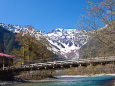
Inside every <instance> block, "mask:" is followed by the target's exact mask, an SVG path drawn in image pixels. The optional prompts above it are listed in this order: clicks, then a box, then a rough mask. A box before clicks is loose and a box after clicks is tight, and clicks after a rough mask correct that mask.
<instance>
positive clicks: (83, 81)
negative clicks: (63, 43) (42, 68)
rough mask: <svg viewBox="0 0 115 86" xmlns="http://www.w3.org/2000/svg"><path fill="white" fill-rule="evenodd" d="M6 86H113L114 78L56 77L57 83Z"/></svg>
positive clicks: (114, 83) (114, 85)
mask: <svg viewBox="0 0 115 86" xmlns="http://www.w3.org/2000/svg"><path fill="white" fill-rule="evenodd" d="M7 86H115V76H95V77H58V80H57V81H53V82H40V83H21V84H13V85H7Z"/></svg>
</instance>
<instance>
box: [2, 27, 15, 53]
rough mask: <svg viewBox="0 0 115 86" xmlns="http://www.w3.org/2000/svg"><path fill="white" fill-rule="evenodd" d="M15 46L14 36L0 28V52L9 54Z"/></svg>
mask: <svg viewBox="0 0 115 86" xmlns="http://www.w3.org/2000/svg"><path fill="white" fill-rule="evenodd" d="M16 45H17V43H16V42H15V34H14V33H12V32H11V31H8V30H6V29H5V28H3V27H0V52H2V53H7V54H10V53H11V51H12V49H13V48H14V47H16Z"/></svg>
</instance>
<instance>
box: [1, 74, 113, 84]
mask: <svg viewBox="0 0 115 86" xmlns="http://www.w3.org/2000/svg"><path fill="white" fill-rule="evenodd" d="M98 76H115V74H95V75H61V76H54V77H55V78H46V79H42V80H24V81H0V85H10V84H21V83H46V82H67V81H71V80H63V79H60V78H70V77H71V78H87V77H98Z"/></svg>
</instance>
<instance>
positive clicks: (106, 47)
mask: <svg viewBox="0 0 115 86" xmlns="http://www.w3.org/2000/svg"><path fill="white" fill-rule="evenodd" d="M80 55H81V58H89V57H91V58H92V57H96V56H113V55H115V22H113V24H112V28H110V27H108V26H107V27H105V28H102V29H99V30H98V31H97V33H95V32H94V33H93V34H92V35H91V36H90V39H89V40H88V42H87V43H86V44H85V45H84V46H83V47H82V48H81V49H80Z"/></svg>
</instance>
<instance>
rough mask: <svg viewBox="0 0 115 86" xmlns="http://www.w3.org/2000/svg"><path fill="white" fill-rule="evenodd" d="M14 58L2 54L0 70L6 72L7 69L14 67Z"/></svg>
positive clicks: (0, 55)
mask: <svg viewBox="0 0 115 86" xmlns="http://www.w3.org/2000/svg"><path fill="white" fill-rule="evenodd" d="M13 59H14V56H11V55H7V54H4V53H0V68H2V69H3V70H4V68H5V67H10V66H13Z"/></svg>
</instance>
